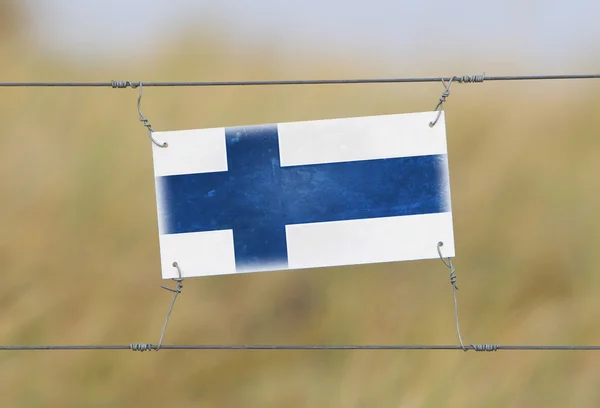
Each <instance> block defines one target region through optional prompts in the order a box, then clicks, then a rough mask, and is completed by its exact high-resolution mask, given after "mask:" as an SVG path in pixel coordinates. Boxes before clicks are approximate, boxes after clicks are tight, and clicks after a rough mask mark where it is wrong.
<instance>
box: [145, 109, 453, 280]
mask: <svg viewBox="0 0 600 408" xmlns="http://www.w3.org/2000/svg"><path fill="white" fill-rule="evenodd" d="M436 115H437V112H419V113H408V114H397V115H382V116H370V117H356V118H342V119H328V120H316V121H305V122H291V123H279V124H272V125H254V126H238V127H233V128H211V129H199V130H179V131H167V132H154V134H153V137H154V138H155V139H156V140H157V141H158V142H159V143H162V142H167V143H168V147H167V148H161V147H158V146H155V145H154V144H153V147H152V148H153V162H154V176H155V182H156V198H157V214H158V227H159V245H160V257H161V270H162V277H163V279H170V278H176V277H177V276H178V275H177V269H176V268H174V267H173V262H177V263H178V264H179V266H180V267H181V271H182V275H183V277H185V278H187V277H200V276H209V275H223V274H234V273H250V272H261V271H282V270H295V269H304V268H323V267H330V266H343V265H360V264H370V263H382V262H399V261H410V260H420V259H433V258H438V256H439V255H438V251H437V245H438V242H443V247H442V251H443V252H442V253H443V256H444V257H454V256H455V250H454V233H453V223H452V209H451V200H450V181H449V173H448V161H447V144H446V124H445V115H444V113H443V112H442V114H441V116H440V119H439V121H438V122H437V123H436V125H435V126H434V127H430V126H429V122H430V121H431V120H432V119H433V118H435V116H436Z"/></svg>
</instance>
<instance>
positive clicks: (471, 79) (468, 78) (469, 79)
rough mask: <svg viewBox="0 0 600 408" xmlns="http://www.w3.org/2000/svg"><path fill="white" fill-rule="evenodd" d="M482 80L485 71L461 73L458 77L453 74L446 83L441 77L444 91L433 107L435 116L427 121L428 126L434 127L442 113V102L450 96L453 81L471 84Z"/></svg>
mask: <svg viewBox="0 0 600 408" xmlns="http://www.w3.org/2000/svg"><path fill="white" fill-rule="evenodd" d="M484 80H485V72H484V73H483V75H463V76H459V77H457V76H453V77H452V78H450V80H449V81H448V84H446V81H445V80H444V79H442V84H443V85H444V87H445V88H446V89H444V92H442V96H441V97H440V100H439V102H438V104H437V105H436V107H435V109H434V112H435V111H437V117H436V118H435V120H434V121H432V122H429V127H434V126H435V124H436V123H437V121H438V120H439V119H440V116H441V115H442V110H443V105H444V102H446V99H447V98H448V97H449V96H450V85H452V82H453V81H454V82H458V83H459V84H471V83H481V82H483V81H484Z"/></svg>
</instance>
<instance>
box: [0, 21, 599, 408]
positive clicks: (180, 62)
mask: <svg viewBox="0 0 600 408" xmlns="http://www.w3.org/2000/svg"><path fill="white" fill-rule="evenodd" d="M0 22H2V23H3V24H0V26H2V27H3V30H4V31H1V32H0V74H1V75H0V76H1V80H3V81H4V80H6V81H20V80H22V81H44V80H53V81H60V80H69V81H72V80H100V81H108V80H111V79H131V80H139V79H143V80H213V79H214V80H236V79H287V78H291V77H301V78H338V77H357V76H363V77H364V76H391V75H403V74H404V72H398V71H393V70H392V69H390V68H389V67H378V66H377V65H376V64H373V65H370V64H368V63H366V62H365V61H360V60H359V61H356V62H352V61H336V60H334V59H329V60H327V59H326V58H325V59H324V58H323V56H322V55H319V54H317V53H315V55H314V56H313V57H312V58H310V57H309V56H307V57H306V58H307V59H306V60H305V62H304V64H303V65H302V66H295V67H289V66H286V65H285V64H283V63H282V62H281V61H278V60H277V55H276V54H275V53H274V52H272V51H270V50H269V49H264V50H252V51H251V52H250V51H247V52H237V51H236V50H234V49H231V51H229V49H228V48H227V44H221V43H218V42H214V41H209V40H206V41H191V42H190V40H187V39H182V41H181V44H180V45H179V46H177V47H175V46H174V47H173V48H171V49H170V50H169V53H162V54H160V55H157V56H155V57H148V58H147V59H145V60H141V61H139V62H138V63H135V64H131V65H120V64H118V63H115V62H110V61H106V62H104V63H102V64H100V65H98V66H90V65H89V64H86V63H84V61H82V62H81V65H79V66H78V62H77V61H75V62H73V61H71V62H68V63H67V62H66V61H63V60H61V58H60V57H57V56H52V55H44V54H43V53H41V52H39V51H35V49H33V48H32V46H31V45H30V44H28V43H27V40H26V39H25V38H24V37H23V36H20V35H18V33H17V31H15V30H14V29H12V28H7V26H8V25H9V24H8V20H6V21H1V19H0ZM10 30H13V31H10ZM191 44H192V45H193V47H194V50H195V51H194V53H193V54H192V53H190V52H189V49H190V45H191ZM465 65H467V62H464V61H458V62H457V63H456V64H455V65H454V66H451V65H450V64H448V66H446V67H437V66H436V67H425V68H424V69H423V71H421V72H419V74H423V75H427V74H435V75H442V74H444V75H446V74H448V73H449V72H456V73H465V72H462V71H457V70H456V69H457V68H461V67H463V66H465ZM434 68H435V69H434ZM492 69H495V67H492ZM498 69H500V68H498ZM433 71H435V72H433ZM592 71H593V69H592ZM374 72H375V74H373V73H374ZM467 73H468V72H467ZM473 73H477V72H473ZM505 73H506V72H505V71H504V72H498V74H505ZM442 91H443V88H442V85H441V84H420V85H418V84H412V85H411V84H405V85H346V86H302V87H296V86H291V87H248V88H236V87H227V88H196V89H192V88H147V89H144V99H143V102H142V109H143V112H144V114H145V116H146V117H147V118H148V119H149V120H150V123H152V125H153V126H154V128H155V129H156V130H176V129H190V128H202V127H213V126H233V125H242V124H257V123H273V122H285V121H299V120H313V119H325V118H335V117H351V116H368V115H381V114H392V113H404V112H418V111H429V110H432V109H433V107H434V106H435V104H436V103H437V100H438V98H439V95H440V94H441V92H442ZM599 91H600V83H597V82H593V81H585V82H583V81H582V82H559V81H557V82H550V81H547V82H522V83H491V82H490V83H484V84H472V85H461V84H456V85H453V87H452V94H451V96H450V97H449V98H448V102H447V104H446V107H445V110H446V114H447V132H448V143H449V155H450V159H449V160H450V177H451V188H452V205H453V213H454V222H455V239H456V247H457V257H456V259H455V260H454V264H455V266H456V268H457V275H458V286H459V287H460V289H461V290H460V292H459V306H460V317H461V329H462V333H463V338H464V339H465V342H466V343H499V344H598V343H600V328H599V326H598V324H597V322H598V319H599V318H600V301H599V300H598V299H600V298H599V296H598V294H599V293H600V275H599V274H598V273H597V270H598V265H599V264H600V251H598V249H597V248H598V245H599V244H600V220H599V219H598V216H597V213H598V208H599V206H600V192H599V191H600V189H599V188H598V180H599V178H598V174H600V161H599V160H598V158H597V157H598V152H600V138H599V137H598V129H600V116H599V115H597V113H596V112H597V111H598V109H599V108H600V103H599V102H598V99H597V95H598V92H599ZM136 99H137V90H131V89H127V90H113V89H110V88H98V89H96V88H85V89H84V88H60V89H53V88H15V89H10V88H2V89H0V119H1V122H2V124H3V129H2V131H1V132H0V146H1V147H0V174H1V176H2V177H1V178H0V200H1V201H0V226H1V229H0V269H1V270H2V272H3V274H2V276H3V280H2V285H1V286H0V305H1V308H2V313H1V315H0V344H3V345H11V344H129V343H133V342H151V343H156V342H157V341H158V336H159V334H160V329H161V327H162V323H163V320H164V317H165V313H166V311H167V308H168V305H169V302H170V300H171V295H170V294H169V293H168V292H166V291H164V290H162V289H161V288H160V285H161V284H164V283H165V282H163V281H162V280H161V279H160V270H159V257H158V237H157V223H156V210H155V208H156V207H155V195H154V182H153V176H152V174H153V173H152V157H151V144H150V143H151V142H150V141H149V139H148V138H147V135H146V132H145V129H144V128H143V127H142V125H141V124H140V122H139V121H138V118H137V111H136V106H135V103H136ZM453 319H454V317H453V309H452V291H451V286H450V284H449V279H448V270H447V269H446V268H445V267H444V266H443V264H442V263H441V262H440V261H435V260H434V261H422V262H410V263H400V264H389V265H373V266H368V267H350V268H332V269H325V270H315V271H302V272H288V273H277V272H275V273H259V274H250V275H237V276H218V277H210V278H203V279H190V280H188V281H186V282H184V291H183V294H182V296H181V297H180V298H179V300H178V301H177V304H176V306H175V310H174V312H173V315H172V318H171V322H170V326H169V329H168V331H167V334H166V337H165V343H167V344H198V343H206V344H217V343H222V344H275V343H281V344H393V343H396V344H456V343H457V339H456V331H455V327H454V320H453ZM598 363H600V355H599V354H596V353H594V352H506V351H499V352H496V353H475V352H467V353H464V352H462V351H460V352H458V351H457V352H443V351H396V352H394V351H319V352H315V351H201V352H198V351H189V352H188V351H160V352H158V353H156V352H151V353H143V354H142V353H132V352H128V351H118V352H113V351H78V352H58V351H57V352H7V351H3V352H0V395H1V401H2V403H1V405H2V406H6V407H39V406H62V407H105V406H127V407H138V406H139V407H153V406H173V407H179V408H184V407H198V406H202V407H239V406H244V407H248V408H250V407H265V406H287V407H290V408H291V407H324V406H329V407H344V408H350V407H363V406H377V407H442V406H443V407H450V406H452V407H453V406H460V407H482V406H485V407H532V406H540V407H541V406H544V407H565V406H577V407H596V406H599V405H600V387H598V383H599V381H600V372H599V371H598V369H597V367H598Z"/></svg>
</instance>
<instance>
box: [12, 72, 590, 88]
mask: <svg viewBox="0 0 600 408" xmlns="http://www.w3.org/2000/svg"><path fill="white" fill-rule="evenodd" d="M452 78H454V80H455V81H456V82H460V83H474V82H483V78H484V76H480V75H473V76H469V75H465V76H449V77H412V78H409V77H398V78H358V79H307V80H303V79H296V80H271V81H181V82H175V81H166V82H144V86H166V87H170V86H200V87H202V86H256V85H259V86H262V85H325V84H385V83H422V82H440V81H444V82H447V81H450V79H452ZM480 79H481V80H480ZM565 79H567V80H571V79H600V74H561V75H512V76H511V75H503V76H490V77H488V76H485V81H486V82H488V81H533V80H565ZM138 84H139V83H138ZM128 86H129V87H131V88H135V87H136V83H135V82H131V81H111V82H0V87H112V88H127V87H128Z"/></svg>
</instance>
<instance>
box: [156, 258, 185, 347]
mask: <svg viewBox="0 0 600 408" xmlns="http://www.w3.org/2000/svg"><path fill="white" fill-rule="evenodd" d="M173 266H174V267H175V268H177V274H178V276H179V277H178V278H174V279H173V280H174V281H175V282H177V287H176V288H175V289H172V288H169V287H167V286H164V285H162V286H161V288H163V289H165V290H168V291H170V292H173V293H174V295H173V300H172V301H171V306H170V307H169V311H168V312H167V317H166V319H165V324H164V326H163V329H162V332H161V333H160V340H159V341H158V345H157V346H156V349H155V350H156V351H158V350H160V346H161V345H162V342H163V338H164V337H165V332H166V331H167V325H168V324H169V318H170V317H171V312H172V311H173V306H174V305H175V301H176V300H177V296H179V294H180V293H181V289H183V277H182V275H181V268H180V267H179V264H178V263H177V262H173Z"/></svg>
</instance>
